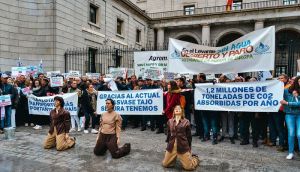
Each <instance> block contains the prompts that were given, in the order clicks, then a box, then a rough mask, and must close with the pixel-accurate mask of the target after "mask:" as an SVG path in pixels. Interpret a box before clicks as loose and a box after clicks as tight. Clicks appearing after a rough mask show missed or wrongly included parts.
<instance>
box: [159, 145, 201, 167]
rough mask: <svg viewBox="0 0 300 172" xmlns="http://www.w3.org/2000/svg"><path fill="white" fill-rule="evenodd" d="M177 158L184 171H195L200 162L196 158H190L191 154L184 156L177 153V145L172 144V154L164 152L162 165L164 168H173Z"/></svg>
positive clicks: (187, 153)
mask: <svg viewBox="0 0 300 172" xmlns="http://www.w3.org/2000/svg"><path fill="white" fill-rule="evenodd" d="M177 157H178V158H179V160H180V162H181V165H182V167H183V169H184V170H195V169H196V168H197V166H198V165H199V163H200V160H199V158H198V157H196V156H192V154H191V152H186V153H184V154H179V153H177V143H176V142H175V143H174V148H173V150H172V152H168V151H166V154H165V158H164V160H163V162H162V165H163V166H164V167H166V168H168V167H173V166H174V165H175V163H176V158H177Z"/></svg>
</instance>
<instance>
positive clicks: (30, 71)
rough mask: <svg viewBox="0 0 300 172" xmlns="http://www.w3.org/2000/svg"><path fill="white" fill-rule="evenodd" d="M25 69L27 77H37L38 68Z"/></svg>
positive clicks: (28, 67) (29, 67)
mask: <svg viewBox="0 0 300 172" xmlns="http://www.w3.org/2000/svg"><path fill="white" fill-rule="evenodd" d="M26 67H27V71H26V75H27V76H29V75H31V76H34V77H36V76H37V73H38V67H37V66H26Z"/></svg>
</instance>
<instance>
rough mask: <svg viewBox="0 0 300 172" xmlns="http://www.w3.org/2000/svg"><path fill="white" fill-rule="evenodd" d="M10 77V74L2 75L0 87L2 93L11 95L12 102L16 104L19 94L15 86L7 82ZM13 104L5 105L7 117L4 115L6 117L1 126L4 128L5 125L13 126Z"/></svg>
mask: <svg viewBox="0 0 300 172" xmlns="http://www.w3.org/2000/svg"><path fill="white" fill-rule="evenodd" d="M8 78H9V76H8V75H6V74H2V75H1V85H0V89H1V90H2V95H9V96H10V98H11V102H12V104H14V102H15V101H16V98H17V96H18V94H17V90H16V89H15V88H14V86H13V85H11V84H9V83H7V80H8ZM12 106H13V105H8V106H5V117H4V119H2V118H1V120H2V122H1V127H0V128H2V129H3V128H4V127H11V113H12ZM3 120H4V121H3Z"/></svg>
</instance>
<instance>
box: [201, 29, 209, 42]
mask: <svg viewBox="0 0 300 172" xmlns="http://www.w3.org/2000/svg"><path fill="white" fill-rule="evenodd" d="M202 44H205V45H209V44H210V26H209V25H208V24H205V25H202Z"/></svg>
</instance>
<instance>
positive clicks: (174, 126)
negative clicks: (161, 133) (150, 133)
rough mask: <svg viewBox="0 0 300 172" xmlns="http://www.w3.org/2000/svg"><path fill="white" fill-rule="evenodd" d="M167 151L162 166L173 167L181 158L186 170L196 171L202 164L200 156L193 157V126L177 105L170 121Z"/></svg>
mask: <svg viewBox="0 0 300 172" xmlns="http://www.w3.org/2000/svg"><path fill="white" fill-rule="evenodd" d="M167 142H168V146H167V150H166V153H165V157H164V160H163V162H162V165H163V166H164V167H172V166H174V165H175V163H176V157H178V158H179V160H180V162H181V164H182V167H183V168H184V170H195V169H196V168H197V166H198V165H199V163H200V160H199V158H198V156H196V155H192V153H191V146H192V133H191V124H190V121H189V120H188V119H186V118H185V116H184V110H183V108H182V107H181V106H180V105H176V106H175V108H174V111H173V117H172V118H171V119H169V121H168V134H167Z"/></svg>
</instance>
